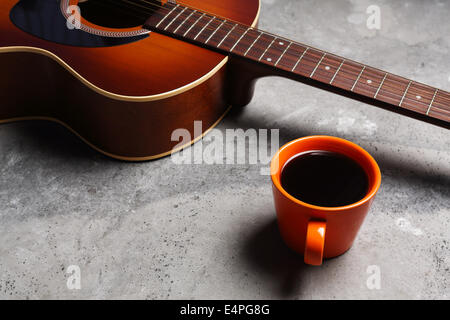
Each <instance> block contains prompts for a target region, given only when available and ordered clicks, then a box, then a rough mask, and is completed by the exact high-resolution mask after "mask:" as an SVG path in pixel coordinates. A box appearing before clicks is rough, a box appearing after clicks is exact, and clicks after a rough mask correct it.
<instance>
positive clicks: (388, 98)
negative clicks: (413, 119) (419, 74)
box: [144, 1, 450, 124]
mask: <svg viewBox="0 0 450 320" xmlns="http://www.w3.org/2000/svg"><path fill="white" fill-rule="evenodd" d="M144 27H145V28H147V29H149V30H151V31H153V30H154V31H156V32H158V31H165V32H163V34H168V35H171V34H173V35H175V34H176V35H178V36H179V37H181V35H183V37H186V38H188V39H189V40H191V41H192V40H195V41H196V42H197V44H199V43H200V44H203V45H207V46H208V47H209V48H210V49H212V50H215V51H217V52H221V53H223V52H229V53H232V54H233V55H239V56H242V57H248V59H251V60H254V61H255V62H262V63H264V64H266V65H270V66H274V67H276V68H279V69H281V70H284V71H286V72H291V73H295V74H296V75H299V76H301V77H294V76H295V75H294V74H291V76H289V77H290V78H294V79H297V78H298V80H300V81H303V82H306V83H310V84H312V85H315V86H316V85H317V86H319V87H323V88H324V89H326V90H330V91H333V92H337V93H340V94H343V95H346V96H350V97H353V98H355V99H358V100H361V101H366V99H364V97H367V98H370V99H372V101H370V100H368V101H369V102H371V103H373V104H376V103H375V101H374V100H373V99H376V100H379V102H384V103H386V105H385V106H386V107H388V106H389V107H390V108H393V107H394V106H397V108H398V107H400V108H402V109H403V111H398V112H402V113H406V114H407V115H414V113H415V114H416V115H417V117H418V118H419V119H422V118H423V117H419V114H421V115H427V116H430V117H431V118H434V121H436V123H437V124H439V123H440V122H439V120H443V121H444V122H445V121H446V122H450V94H449V93H447V92H444V91H440V90H438V89H435V88H432V87H430V86H427V85H424V84H421V83H418V82H414V81H412V80H407V79H405V78H402V77H399V76H395V75H392V74H389V73H387V72H384V71H381V70H378V69H375V68H371V67H368V66H365V65H363V64H359V63H356V62H353V61H349V60H346V59H343V58H340V57H338V56H335V55H333V54H328V53H326V52H324V51H320V50H318V49H314V48H311V47H308V46H305V45H302V44H299V43H295V42H292V41H290V40H286V39H283V38H280V37H277V36H274V35H271V34H268V33H265V32H262V31H259V30H258V29H254V28H252V27H247V26H245V25H241V24H239V23H235V22H231V21H228V20H224V19H221V18H217V17H216V16H209V15H208V14H206V13H202V12H200V11H199V10H194V9H191V8H189V7H187V6H182V5H179V4H175V3H172V2H170V1H169V2H167V3H166V4H164V5H163V7H162V9H161V10H157V11H156V12H155V13H154V14H153V15H152V16H150V17H149V18H148V19H147V21H146V23H145V24H144ZM248 59H247V60H248ZM308 78H309V79H313V80H314V81H313V82H310V81H308ZM322 84H325V86H323V85H322ZM331 86H333V87H335V88H332V87H331ZM337 89H340V90H337ZM352 92H353V93H354V94H352ZM376 105H379V106H381V107H385V106H384V105H380V104H376ZM431 118H430V122H431V121H432V120H431Z"/></svg>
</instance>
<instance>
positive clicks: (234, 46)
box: [230, 28, 250, 52]
mask: <svg viewBox="0 0 450 320" xmlns="http://www.w3.org/2000/svg"><path fill="white" fill-rule="evenodd" d="M249 30H250V28H247V30H245V32H244V33H243V34H242V35H241V36H240V37H239V39H238V40H237V41H236V42H235V43H234V45H233V46H232V47H231V49H230V52H233V50H234V48H236V46H237V45H238V44H239V42H240V41H241V40H242V38H244V37H245V36H246V35H247V33H248V31H249Z"/></svg>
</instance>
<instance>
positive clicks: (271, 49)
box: [261, 38, 290, 66]
mask: <svg viewBox="0 0 450 320" xmlns="http://www.w3.org/2000/svg"><path fill="white" fill-rule="evenodd" d="M287 42H289V41H286V40H284V39H281V38H274V39H273V40H272V42H271V44H270V45H269V46H268V47H267V49H266V51H265V52H264V54H263V55H262V56H261V60H263V61H265V62H266V63H268V64H270V65H274V66H275V63H276V62H277V61H279V60H280V59H281V55H282V54H283V52H285V50H286V49H287V48H289V45H290V44H289V45H288V44H287Z"/></svg>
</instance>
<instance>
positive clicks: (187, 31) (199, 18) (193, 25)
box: [183, 13, 205, 37]
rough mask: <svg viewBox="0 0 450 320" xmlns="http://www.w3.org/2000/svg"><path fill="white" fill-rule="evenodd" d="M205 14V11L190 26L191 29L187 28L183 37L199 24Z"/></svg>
mask: <svg viewBox="0 0 450 320" xmlns="http://www.w3.org/2000/svg"><path fill="white" fill-rule="evenodd" d="M204 16H205V13H203V14H202V15H201V16H200V17H198V19H197V20H195V22H194V23H193V24H192V25H191V26H190V27H189V29H187V30H186V32H185V33H183V37H186V35H187V34H188V33H189V31H191V30H192V28H194V27H195V26H196V25H197V22H199V21H200V20H201V19H202V18H203V17H204Z"/></svg>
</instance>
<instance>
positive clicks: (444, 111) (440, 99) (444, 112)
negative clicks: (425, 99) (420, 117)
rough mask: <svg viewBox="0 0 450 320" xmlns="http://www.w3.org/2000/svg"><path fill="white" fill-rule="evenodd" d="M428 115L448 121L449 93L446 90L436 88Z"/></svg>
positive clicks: (449, 118) (449, 108)
mask: <svg viewBox="0 0 450 320" xmlns="http://www.w3.org/2000/svg"><path fill="white" fill-rule="evenodd" d="M429 115H430V116H431V117H434V118H437V119H441V120H444V121H447V122H449V121H450V94H449V93H448V92H444V91H441V90H438V92H437V94H436V98H435V99H434V102H433V106H432V107H431V109H430V112H429Z"/></svg>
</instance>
